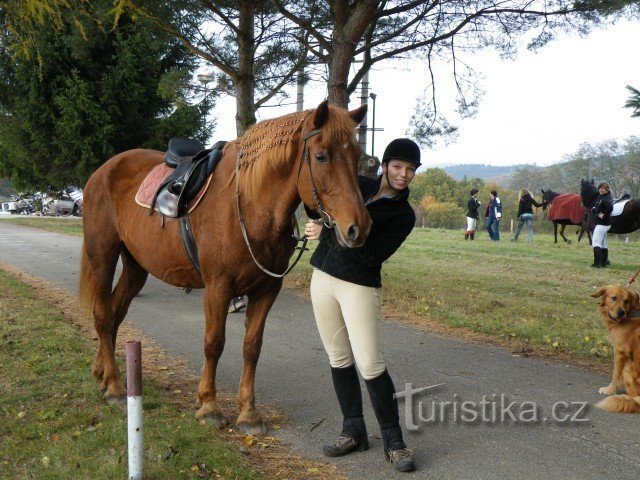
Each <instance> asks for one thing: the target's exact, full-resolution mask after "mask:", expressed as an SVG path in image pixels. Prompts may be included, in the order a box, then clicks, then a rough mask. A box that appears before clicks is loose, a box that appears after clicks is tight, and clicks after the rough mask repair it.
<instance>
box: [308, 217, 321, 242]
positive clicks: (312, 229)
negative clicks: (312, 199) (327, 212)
mask: <svg viewBox="0 0 640 480" xmlns="http://www.w3.org/2000/svg"><path fill="white" fill-rule="evenodd" d="M320 232H322V224H321V223H320V224H318V223H315V222H313V221H311V220H309V221H308V222H307V223H306V225H305V226H304V234H305V236H306V237H307V238H308V239H309V240H317V239H318V237H320Z"/></svg>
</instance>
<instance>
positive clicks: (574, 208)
mask: <svg viewBox="0 0 640 480" xmlns="http://www.w3.org/2000/svg"><path fill="white" fill-rule="evenodd" d="M584 213H585V211H584V207H583V206H582V199H581V198H580V195H578V194H577V193H563V194H562V195H558V196H557V197H556V198H554V199H553V202H552V203H551V209H550V210H549V213H548V215H547V218H548V219H549V220H570V221H571V223H574V224H576V225H579V224H581V223H582V220H583V219H584Z"/></svg>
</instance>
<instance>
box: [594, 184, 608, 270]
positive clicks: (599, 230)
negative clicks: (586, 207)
mask: <svg viewBox="0 0 640 480" xmlns="http://www.w3.org/2000/svg"><path fill="white" fill-rule="evenodd" d="M598 194H599V195H600V196H599V197H598V201H597V202H596V204H595V205H594V207H593V208H592V212H593V218H594V219H595V222H596V226H595V228H594V229H593V236H592V237H591V243H592V244H593V265H591V266H592V267H594V268H605V267H607V266H608V265H609V249H608V248H607V232H608V231H609V229H610V228H611V211H612V210H613V196H612V195H611V187H610V186H609V184H608V183H607V182H602V183H601V184H600V185H598Z"/></svg>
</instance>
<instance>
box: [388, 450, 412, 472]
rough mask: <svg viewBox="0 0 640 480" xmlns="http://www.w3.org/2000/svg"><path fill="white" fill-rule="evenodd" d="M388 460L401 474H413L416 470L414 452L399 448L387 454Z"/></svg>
mask: <svg viewBox="0 0 640 480" xmlns="http://www.w3.org/2000/svg"><path fill="white" fill-rule="evenodd" d="M385 456H386V457H387V460H388V461H389V462H391V463H393V466H394V467H395V468H396V470H398V471H399V472H413V471H414V470H415V469H416V462H415V461H414V460H413V451H411V450H409V449H408V448H399V449H397V450H389V451H388V452H385Z"/></svg>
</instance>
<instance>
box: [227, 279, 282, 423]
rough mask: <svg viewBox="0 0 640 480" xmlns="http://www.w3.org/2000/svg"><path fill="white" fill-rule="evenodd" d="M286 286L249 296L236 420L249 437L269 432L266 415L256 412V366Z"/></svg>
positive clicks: (279, 284)
mask: <svg viewBox="0 0 640 480" xmlns="http://www.w3.org/2000/svg"><path fill="white" fill-rule="evenodd" d="M281 286H282V282H279V283H278V284H277V285H275V286H274V287H273V288H272V289H271V290H269V291H267V292H261V293H260V294H259V295H250V296H249V306H248V307H247V328H246V331H245V334H244V346H243V351H242V354H243V357H244V364H243V367H242V379H241V380H240V388H239V390H238V405H239V407H240V415H239V416H238V419H237V420H236V425H237V426H238V429H239V430H240V431H242V432H243V433H246V434H259V433H264V432H266V428H265V425H264V421H263V419H262V415H261V414H260V412H259V411H258V410H257V409H256V396H255V386H254V385H255V377H256V365H257V364H258V359H259V357H260V350H261V349H262V336H263V333H264V324H265V321H266V319H267V314H268V313H269V310H271V306H272V305H273V302H275V300H276V297H277V296H278V293H279V292H280V288H281Z"/></svg>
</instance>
